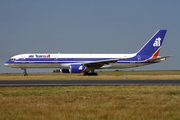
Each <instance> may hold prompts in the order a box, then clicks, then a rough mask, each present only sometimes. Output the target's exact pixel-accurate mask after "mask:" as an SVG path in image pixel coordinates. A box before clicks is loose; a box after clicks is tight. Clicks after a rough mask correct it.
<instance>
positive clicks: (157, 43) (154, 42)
mask: <svg viewBox="0 0 180 120" xmlns="http://www.w3.org/2000/svg"><path fill="white" fill-rule="evenodd" d="M166 31H167V30H158V31H157V32H156V33H155V34H154V35H153V36H152V37H151V39H150V40H149V41H148V42H147V43H146V44H145V45H144V46H143V47H142V48H141V49H140V50H139V51H138V52H137V55H143V56H144V55H145V56H149V57H151V58H157V56H158V54H159V51H160V49H161V46H162V43H163V40H164V37H165V34H166Z"/></svg>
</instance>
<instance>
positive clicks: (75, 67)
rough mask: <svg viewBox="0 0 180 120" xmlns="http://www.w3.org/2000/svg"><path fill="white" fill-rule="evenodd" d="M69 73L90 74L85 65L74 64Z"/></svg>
mask: <svg viewBox="0 0 180 120" xmlns="http://www.w3.org/2000/svg"><path fill="white" fill-rule="evenodd" d="M69 72H71V73H85V72H88V68H87V67H86V66H85V65H80V64H72V65H70V68H69Z"/></svg>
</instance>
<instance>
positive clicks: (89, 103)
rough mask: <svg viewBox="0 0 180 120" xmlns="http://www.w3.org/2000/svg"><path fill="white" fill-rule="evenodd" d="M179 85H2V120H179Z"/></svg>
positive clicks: (0, 102) (0, 90) (0, 105)
mask: <svg viewBox="0 0 180 120" xmlns="http://www.w3.org/2000/svg"><path fill="white" fill-rule="evenodd" d="M179 101H180V86H91V87H83V86H77V87H5V88H3V87H1V88H0V119H1V120H24V119H27V120H32V119H33V120H34V119H35V120H39V119H43V120H47V119H53V120H56V119H58V120H59V119H62V120H72V119H73V120H84V119H89V120H110V119H113V120H129V119H132V120H137V119H138V120H139V119H145V120H147V119H148V120H164V119H166V120H178V119H180V104H179Z"/></svg>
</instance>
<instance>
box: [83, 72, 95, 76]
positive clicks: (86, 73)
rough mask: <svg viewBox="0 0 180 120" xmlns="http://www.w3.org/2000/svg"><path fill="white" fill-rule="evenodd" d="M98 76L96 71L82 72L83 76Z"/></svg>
mask: <svg viewBox="0 0 180 120" xmlns="http://www.w3.org/2000/svg"><path fill="white" fill-rule="evenodd" d="M86 75H87V76H98V74H97V73H88V72H85V73H84V76H86Z"/></svg>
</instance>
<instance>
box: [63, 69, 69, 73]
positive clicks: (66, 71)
mask: <svg viewBox="0 0 180 120" xmlns="http://www.w3.org/2000/svg"><path fill="white" fill-rule="evenodd" d="M61 72H62V73H70V72H69V69H61Z"/></svg>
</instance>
